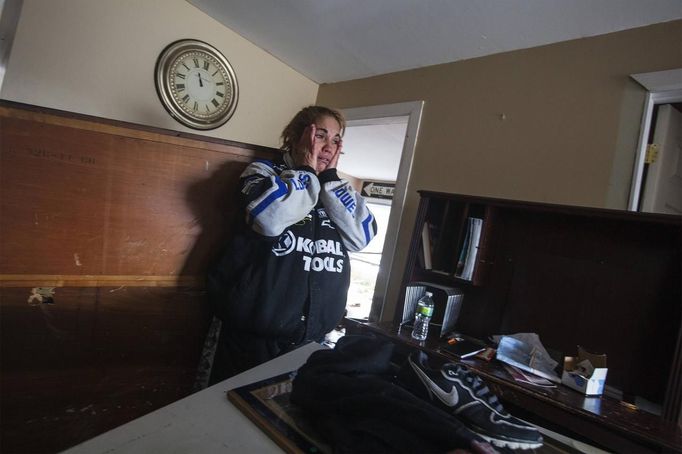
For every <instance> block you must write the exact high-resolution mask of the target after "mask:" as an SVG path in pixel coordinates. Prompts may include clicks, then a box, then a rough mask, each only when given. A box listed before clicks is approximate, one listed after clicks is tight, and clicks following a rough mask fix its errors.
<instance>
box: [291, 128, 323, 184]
mask: <svg viewBox="0 0 682 454" xmlns="http://www.w3.org/2000/svg"><path fill="white" fill-rule="evenodd" d="M316 132H317V128H316V126H315V125H314V124H311V125H310V126H306V128H305V130H304V131H303V134H301V139H300V140H299V141H298V144H297V145H296V148H295V149H294V150H293V151H292V153H291V155H292V157H293V158H294V163H295V164H296V166H297V167H300V166H308V167H311V168H313V169H314V170H315V173H317V156H318V153H319V150H316V148H318V147H315V133H316Z"/></svg>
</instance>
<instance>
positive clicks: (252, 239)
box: [208, 153, 377, 342]
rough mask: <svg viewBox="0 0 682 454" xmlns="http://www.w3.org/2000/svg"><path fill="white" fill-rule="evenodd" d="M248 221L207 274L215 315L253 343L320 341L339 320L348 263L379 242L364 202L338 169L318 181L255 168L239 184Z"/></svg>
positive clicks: (290, 169) (271, 166) (287, 168)
mask: <svg viewBox="0 0 682 454" xmlns="http://www.w3.org/2000/svg"><path fill="white" fill-rule="evenodd" d="M240 185H241V193H240V197H241V198H242V203H243V208H244V212H245V214H246V217H245V219H244V221H245V222H244V223H243V225H242V228H241V229H240V230H239V231H238V232H236V234H235V235H234V237H233V239H232V242H231V246H230V248H229V249H228V252H227V254H226V255H225V256H224V257H223V259H222V261H221V262H220V263H219V264H218V266H217V267H216V268H214V269H213V270H212V272H210V273H209V278H208V291H209V297H210V299H211V303H212V306H213V307H214V310H215V312H216V315H217V316H218V317H219V318H221V319H222V320H223V322H224V323H226V324H227V325H228V326H229V327H230V328H231V329H234V330H237V331H242V332H243V331H246V332H249V333H252V334H255V335H257V336H263V337H267V338H276V339H291V340H293V341H294V342H302V341H304V340H320V339H321V338H322V337H323V336H324V334H325V333H327V332H329V331H331V330H332V329H333V328H334V326H336V324H338V322H339V321H340V320H341V317H342V316H343V313H344V309H345V305H346V297H347V293H348V286H349V283H350V263H349V257H348V251H359V250H361V249H363V248H364V247H365V246H366V245H367V244H368V243H369V242H370V240H371V239H372V238H373V237H374V236H375V235H376V230H377V229H376V221H375V220H374V216H373V215H372V213H371V212H370V211H369V209H368V208H367V206H366V204H365V201H364V199H363V198H362V197H361V196H360V195H359V194H358V193H357V192H356V191H355V190H354V189H353V188H352V187H351V185H350V184H349V183H348V182H347V181H344V180H341V179H340V178H339V177H338V175H337V173H336V169H327V170H324V171H322V172H320V174H319V175H316V174H315V172H314V171H313V169H312V168H310V167H307V166H302V167H298V168H294V165H293V159H292V158H291V156H290V155H289V154H288V153H285V154H284V155H283V157H282V160H281V161H279V162H272V161H266V160H258V161H255V162H253V163H252V164H250V165H249V166H248V167H247V168H246V170H245V171H244V172H243V173H242V174H241V177H240Z"/></svg>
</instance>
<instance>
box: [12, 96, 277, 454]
mask: <svg viewBox="0 0 682 454" xmlns="http://www.w3.org/2000/svg"><path fill="white" fill-rule="evenodd" d="M275 153H276V150H273V149H270V148H265V147H258V146H252V145H245V144H240V143H236V142H228V141H224V140H218V139H211V138H206V137H203V136H196V135H193V134H180V133H177V132H175V131H168V130H162V129H155V128H148V127H142V126H137V125H133V124H127V123H122V122H116V121H112V120H102V119H97V118H93V117H86V116H82V115H76V114H69V113H66V112H59V111H52V110H48V109H43V108H36V107H32V106H25V105H20V104H16V103H10V102H0V309H1V311H2V312H1V313H0V315H1V317H0V328H1V339H0V340H1V342H2V349H3V350H2V356H1V358H0V365H1V367H2V372H1V380H2V382H1V383H0V385H1V387H2V400H1V402H0V412H1V413H2V421H1V428H2V435H1V438H2V450H3V451H6V452H53V451H56V450H61V449H64V448H66V447H68V446H71V445H74V444H77V443H78V442H81V441H84V440H86V439H88V438H91V437H93V436H95V435H97V434H99V433H101V432H103V431H106V430H108V429H111V428H113V427H115V426H117V425H120V424H122V423H124V422H126V421H128V420H130V419H133V418H136V417H138V416H141V415H143V414H145V413H147V412H149V411H152V410H154V409H156V408H159V407H161V406H163V405H166V404H168V403H170V402H173V401H175V400H177V399H178V398H181V397H183V396H185V395H187V394H189V393H190V392H191V388H192V384H193V381H194V378H195V375H196V372H197V366H198V362H199V355H200V352H201V347H202V344H203V340H204V335H205V334H206V330H207V326H208V322H209V313H208V308H207V305H206V301H205V297H204V296H205V295H204V291H203V277H204V274H205V272H206V269H207V266H208V264H209V262H210V261H211V260H212V259H213V258H215V257H216V256H217V255H218V254H219V252H220V249H221V246H222V245H223V244H224V242H225V241H226V239H227V237H228V235H229V233H230V225H231V223H232V220H233V218H234V216H235V215H236V209H237V207H236V205H235V203H234V202H235V199H234V191H235V190H236V184H237V180H238V176H239V174H240V173H241V171H242V170H243V168H244V167H245V166H246V164H247V163H248V162H250V161H251V160H253V159H254V158H256V157H263V158H271V157H273V156H274V154H275Z"/></svg>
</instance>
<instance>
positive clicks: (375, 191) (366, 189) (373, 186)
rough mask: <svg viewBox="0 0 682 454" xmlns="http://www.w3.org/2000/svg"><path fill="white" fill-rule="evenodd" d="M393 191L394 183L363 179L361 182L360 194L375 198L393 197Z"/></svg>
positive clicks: (389, 198) (388, 198)
mask: <svg viewBox="0 0 682 454" xmlns="http://www.w3.org/2000/svg"><path fill="white" fill-rule="evenodd" d="M394 191H395V184H394V183H381V182H378V181H365V182H363V183H362V195H363V196H364V197H373V198H376V199H387V200H391V199H393V192H394Z"/></svg>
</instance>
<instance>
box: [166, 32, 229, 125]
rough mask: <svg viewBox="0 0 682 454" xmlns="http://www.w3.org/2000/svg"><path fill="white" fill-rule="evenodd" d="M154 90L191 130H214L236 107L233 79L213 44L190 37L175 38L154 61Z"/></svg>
mask: <svg viewBox="0 0 682 454" xmlns="http://www.w3.org/2000/svg"><path fill="white" fill-rule="evenodd" d="M156 90H157V92H158V94H159V98H161V102H162V103H163V105H164V107H165V108H166V110H168V112H169V113H170V114H171V115H172V116H173V117H174V118H175V119H176V120H178V121H179V122H181V123H182V124H184V125H186V126H189V127H190V128H194V129H214V128H217V127H218V126H221V125H222V124H224V123H225V122H226V121H227V120H229V119H230V117H231V116H232V114H233V113H234V110H235V108H236V107H237V99H238V95H239V93H238V87H237V78H236V77H235V75H234V71H233V70H232V67H231V66H230V63H229V62H228V61H227V59H226V58H225V57H224V56H223V55H222V54H221V53H220V52H219V51H218V50H217V49H215V48H214V47H213V46H211V45H209V44H206V43H204V42H202V41H198V40H194V39H185V40H181V41H176V42H174V43H172V44H171V45H169V46H168V47H166V49H164V50H163V52H161V55H159V59H158V61H157V62H156Z"/></svg>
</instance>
